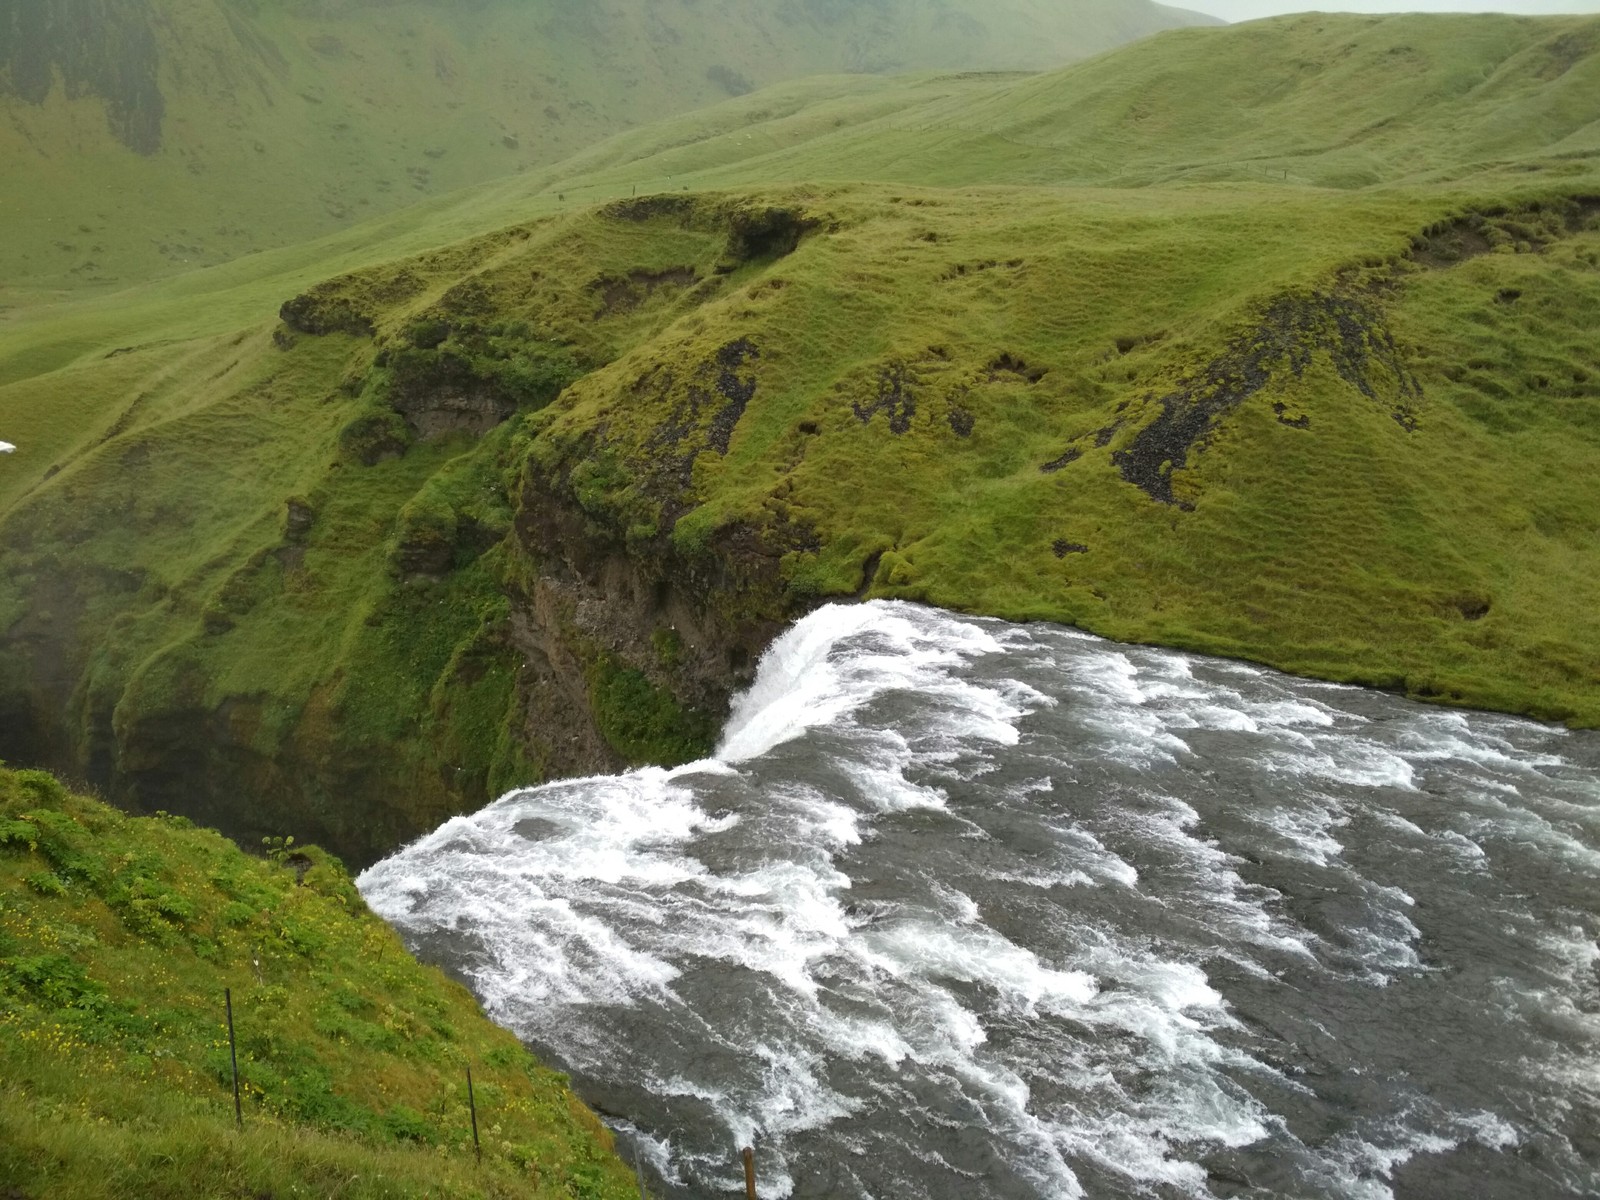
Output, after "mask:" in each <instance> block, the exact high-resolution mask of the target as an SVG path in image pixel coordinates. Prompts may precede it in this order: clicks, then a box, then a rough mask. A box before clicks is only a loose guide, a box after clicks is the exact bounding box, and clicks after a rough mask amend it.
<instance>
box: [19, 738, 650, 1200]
mask: <svg viewBox="0 0 1600 1200" xmlns="http://www.w3.org/2000/svg"><path fill="white" fill-rule="evenodd" d="M224 989H229V990H231V993H232V1003H233V1012H234V1022H235V1029H236V1033H237V1038H238V1058H239V1068H240V1076H241V1081H242V1093H243V1095H242V1108H243V1117H244V1124H243V1128H242V1130H236V1129H235V1123H234V1122H235V1117H234V1105H233V1094H232V1076H231V1068H230V1058H229V1046H228V1032H227V1023H226V1009H225V1005H224ZM469 1066H470V1067H471V1068H472V1073H473V1094H474V1099H475V1101H476V1103H477V1107H478V1117H479V1126H480V1136H481V1141H482V1146H483V1161H482V1164H481V1165H479V1164H478V1163H477V1162H476V1160H475V1158H474V1154H473V1148H472V1132H471V1112H470V1109H469V1107H468V1100H467V1090H466V1069H467V1068H468V1067H469ZM0 1182H3V1184H4V1185H5V1186H6V1187H7V1194H8V1195H13V1196H27V1197H29V1198H30V1200H97V1198H100V1197H105V1198H106V1200H111V1198H116V1200H122V1198H124V1197H129V1196H138V1197H141V1198H148V1200H159V1198H165V1197H170V1198H172V1200H177V1198H179V1197H183V1198H185V1200H187V1198H189V1197H195V1196H204V1197H208V1198H217V1200H221V1198H225V1197H240V1198H241V1200H243V1198H247V1197H248V1198H250V1200H259V1198H260V1197H268V1196H349V1197H374V1198H376V1197H383V1198H384V1200H393V1198H395V1197H410V1196H416V1197H422V1196H441V1195H448V1196H463V1197H466V1196H476V1197H508V1198H509V1197H532V1196H548V1197H558V1196H559V1197H563V1198H571V1197H590V1198H593V1200H600V1198H602V1197H618V1198H620V1197H626V1196H635V1197H636V1196H637V1195H638V1191H637V1189H636V1188H635V1187H634V1186H633V1180H632V1173H631V1172H630V1171H629V1170H628V1169H627V1168H626V1167H625V1166H624V1165H623V1164H622V1163H621V1162H620V1161H619V1160H618V1159H617V1158H616V1157H615V1155H614V1153H613V1151H612V1149H611V1138H610V1135H609V1134H608V1133H607V1132H606V1131H605V1130H604V1128H603V1127H602V1126H601V1125H600V1122H599V1121H598V1120H597V1119H596V1118H595V1117H594V1116H593V1114H591V1113H590V1112H589V1111H588V1110H587V1109H585V1108H584V1107H583V1106H582V1105H581V1104H580V1103H579V1102H578V1100H577V1099H576V1098H575V1097H574V1096H573V1095H572V1093H571V1092H570V1091H569V1090H568V1089H567V1087H566V1083H565V1079H564V1078H563V1077H561V1076H559V1075H556V1074H555V1073H554V1072H551V1071H547V1070H545V1069H543V1068H542V1067H539V1066H538V1065H537V1064H535V1063H534V1062H533V1060H532V1059H531V1058H530V1056H529V1055H528V1053H527V1051H525V1050H524V1049H523V1048H522V1047H521V1046H520V1045H519V1044H518V1043H517V1040H516V1039H515V1038H514V1037H513V1036H512V1035H511V1034H509V1033H506V1032H505V1031H503V1030H501V1029H498V1028H496V1027H495V1026H493V1025H491V1024H490V1023H489V1021H488V1020H487V1019H486V1018H485V1017H484V1015H483V1013H482V1012H481V1011H480V1010H479V1009H478V1007H477V1004H476V1002H475V1001H474V1000H473V999H472V997H471V996H470V995H469V994H468V993H467V991H466V989H465V988H462V987H461V986H460V985H458V984H455V983H452V982H450V981H448V980H447V979H445V977H444V976H443V975H442V974H441V973H440V972H438V971H437V970H435V969H433V968H427V967H423V966H421V965H420V964H418V963H417V962H416V961H415V960H414V959H412V958H411V956H410V955H409V954H407V953H406V950H405V948H404V947H403V946H402V945H401V944H400V940H399V938H397V937H396V936H395V935H394V933H393V932H392V931H391V930H390V929H389V928H388V927H387V926H386V925H384V924H383V922H382V921H380V920H378V918H377V917H375V916H373V915H372V914H371V913H370V912H368V911H367V908H366V906H365V904H364V903H363V902H362V900H361V898H360V896H359V895H358V894H357V892H356V890H355V887H354V885H353V884H352V883H351V882H350V879H349V877H348V876H346V875H345V873H344V871H343V869H342V868H341V867H340V866H339V864H338V862H337V861H336V860H334V859H331V858H329V857H328V856H327V855H326V854H323V853H322V852H321V851H319V850H316V849H308V850H305V851H303V852H296V851H295V849H294V848H293V847H289V848H287V850H282V849H280V850H279V851H278V852H277V853H276V854H275V855H274V858H273V861H270V862H269V861H262V860H261V859H256V858H251V857H248V856H246V855H245V854H243V853H241V852H240V851H239V849H238V848H237V847H235V846H233V845H231V844H230V843H228V842H226V841H225V840H223V839H222V838H221V837H219V836H218V835H217V834H215V833H212V832H209V831H204V830H199V829H196V828H194V827H193V826H192V825H190V823H189V822H187V821H185V820H183V819H182V818H178V817H165V816H163V817H161V818H158V819H144V820H132V819H129V818H127V817H125V816H123V815H121V814H120V813H117V812H115V811H114V810H112V809H110V808H107V807H106V806H105V805H103V804H100V803H97V802H95V801H93V800H89V799H87V798H84V797H81V796H74V795H70V794H68V793H67V792H65V791H64V790H63V789H62V788H61V786H60V785H59V784H58V783H56V781H55V780H54V779H52V778H51V777H49V776H47V775H43V774H41V773H39V772H34V771H11V770H3V769H0Z"/></svg>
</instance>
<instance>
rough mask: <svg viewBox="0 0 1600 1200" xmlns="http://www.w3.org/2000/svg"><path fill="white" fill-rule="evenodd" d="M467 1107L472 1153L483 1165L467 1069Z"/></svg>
mask: <svg viewBox="0 0 1600 1200" xmlns="http://www.w3.org/2000/svg"><path fill="white" fill-rule="evenodd" d="M467 1107H468V1108H469V1109H470V1110H471V1111H472V1152H473V1153H474V1154H476V1155H477V1156H478V1165H479V1166H482V1165H483V1147H482V1146H481V1145H479V1144H478V1098H477V1097H476V1096H474V1095H473V1094H472V1068H471V1067H468V1068H467Z"/></svg>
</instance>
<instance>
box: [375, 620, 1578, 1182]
mask: <svg viewBox="0 0 1600 1200" xmlns="http://www.w3.org/2000/svg"><path fill="white" fill-rule="evenodd" d="M1597 768H1600V737H1597V736H1596V735H1593V734H1587V733H1582V734H1574V733H1567V732H1564V731H1561V730H1558V729H1552V728H1550V727H1547V726H1543V725H1538V724H1535V723H1532V722H1526V721H1518V720H1513V719H1511V718H1505V717H1499V716H1492V715H1486V714H1467V713H1458V712H1451V711H1446V710H1442V709H1433V708H1426V707H1422V706H1419V705H1415V704H1411V703H1408V702H1406V701H1403V700H1400V699H1397V698H1395V697H1391V696H1386V695H1379V694H1373V693H1368V692H1364V691H1360V690H1358V689H1353V688H1342V687H1336V686H1333V685H1328V684H1320V683H1314V682H1308V681H1304V680H1297V679H1291V678H1288V677H1285V676H1281V675H1277V674H1275V673H1273V672H1269V671H1266V670H1262V669H1257V668H1254V667H1249V666H1245V665H1241V664H1237V663H1229V662H1223V661H1218V660H1213V659H1205V658H1200V657H1196V656H1190V655H1184V654H1178V653H1173V652H1169V651H1162V650H1152V649H1144V648H1133V647H1125V646H1118V645H1115V644H1112V643H1108V642H1105V641H1101V640H1099V639H1096V638H1092V637H1089V636H1087V635H1084V634H1081V633H1077V632H1074V631H1071V630H1066V629H1061V628H1057V627H1053V626H1014V625H1007V624H1005V623H1002V622H998V621H990V620H978V619H971V618H961V617H956V616H953V615H950V614H947V613H942V612H939V611H936V610H931V609H925V608H920V607H915V606H911V605H904V604H896V603H881V602H880V603H871V604H863V605H855V606H833V607H829V608H825V609H822V610H820V611H818V612H816V613H814V614H812V615H811V616H809V617H807V618H806V619H805V620H803V621H801V622H800V623H799V624H798V625H796V626H795V627H794V628H793V629H791V630H790V631H789V632H788V633H787V634H785V635H784V636H783V637H782V638H781V639H780V640H779V641H778V642H777V643H776V644H775V645H774V646H773V648H772V650H771V651H770V652H769V653H768V655H767V657H766V658H765V659H764V660H763V662H762V664H761V669H760V673H759V677H758V679H757V681H756V683H755V685H754V687H753V688H752V689H751V691H750V692H749V693H748V694H746V695H744V696H743V697H741V698H740V699H739V701H738V702H737V704H736V705H735V708H734V712H733V715H732V717H731V719H730V721H729V723H728V726H727V729H726V731H725V732H724V735H723V739H722V743H721V746H720V747H719V749H718V752H717V754H716V755H715V756H714V757H713V758H712V759H710V760H708V761H705V762H700V763H696V764H693V765H691V766H688V767H684V768H680V769H678V770H675V771H662V770H642V771H635V772H632V773H630V774H627V775H622V776H617V777H612V778H598V779H586V780H577V781H569V782H563V783H557V784H551V785H547V786H544V787H539V788H533V789H529V790H526V791H520V792H513V793H512V794H510V795H508V796H506V797H505V798H503V799H501V800H499V801H497V802H496V803H494V804H492V805H490V806H489V807H488V808H486V809H484V810H483V811H481V812H479V813H477V814H474V815H472V816H468V817H460V818H457V819H455V820H452V821H450V822H449V823H448V824H446V825H444V826H443V827H441V828H440V829H439V830H438V831H436V832H435V833H433V834H431V835H429V836H428V837H426V838H423V839H422V840H421V841H419V842H417V843H415V844H414V845H412V846H410V847H407V848H406V849H405V850H403V851H401V852H400V853H398V854H396V855H394V856H393V857H392V858H389V859H387V860H385V861H384V862H382V863H379V864H378V865H376V866H375V867H373V868H371V869H370V870H368V871H367V872H365V873H364V874H363V875H362V876H361V878H360V880H359V883H360V886H361V889H362V891H363V893H364V894H365V895H366V897H367V899H368V901H369V902H370V903H371V904H372V906H373V908H374V909H376V910H377V911H378V912H379V913H381V914H382V915H383V916H384V917H385V918H386V919H388V920H389V921H391V922H392V923H393V924H395V925H396V926H397V927H398V928H399V929H400V930H401V932H402V934H403V935H404V936H405V937H406V939H407V941H408V943H409V944H410V945H412V946H413V948H414V949H415V950H416V951H417V952H418V953H419V954H420V955H421V956H423V957H424V958H428V959H431V960H433V961H437V962H439V963H441V964H442V965H444V966H446V967H447V968H448V969H450V970H452V971H453V972H455V973H457V974H458V975H459V976H460V977H461V978H463V979H464V980H465V981H466V982H467V983H468V984H469V985H470V986H471V987H472V988H473V989H474V990H475V991H476V992H477V994H478V995H479V996H480V997H481V998H482V1000H483V1002H484V1004H485V1006H486V1007H487V1009H488V1011H489V1012H490V1014H491V1015H492V1016H493V1017H494V1018H495V1019H496V1020H498V1021H500V1022H501V1023H503V1024H505V1025H507V1026H509V1027H510V1028H512V1029H514V1030H515V1031H517V1032H518V1033H519V1034H520V1035H521V1036H522V1037H523V1038H524V1039H525V1040H526V1041H528V1042H529V1044H530V1045H532V1046H533V1047H534V1048H535V1049H536V1050H538V1051H539V1052H540V1053H541V1054H542V1055H543V1056H545V1057H546V1058H547V1059H549V1060H551V1061H553V1062H554V1063H555V1064H557V1065H559V1066H561V1067H562V1068H563V1069H565V1070H568V1071H569V1072H570V1073H571V1074H572V1076H573V1080H574V1086H576V1087H577V1088H578V1089H579V1091H580V1093H581V1094H583V1095H584V1096H585V1097H586V1098H587V1099H588V1100H589V1101H590V1102H591V1103H593V1104H594V1105H596V1107H597V1108H598V1109H599V1110H600V1111H601V1112H602V1113H604V1114H606V1115H607V1117H608V1119H609V1120H611V1122H612V1123H613V1125H614V1126H615V1127H616V1128H617V1129H618V1130H619V1132H620V1134H621V1136H622V1142H623V1149H624V1152H625V1153H627V1154H630V1155H631V1154H639V1155H641V1156H642V1157H643V1158H644V1159H645V1161H646V1163H647V1164H648V1165H649V1168H650V1171H649V1174H650V1176H651V1181H652V1191H653V1192H654V1193H655V1194H667V1195H673V1196H682V1197H711V1196H721V1195H733V1194H739V1192H740V1191H742V1180H741V1176H740V1175H739V1172H738V1168H737V1165H736V1159H735V1154H736V1151H737V1148H738V1147H740V1146H742V1145H745V1144H748V1143H751V1142H754V1143H755V1144H756V1145H757V1146H758V1147H760V1150H761V1160H760V1161H761V1168H762V1192H761V1194H762V1195H763V1196H764V1197H774V1198H775V1197H780V1196H795V1197H875V1198H881V1200H887V1198H889V1197H903V1196H917V1197H922V1196H927V1197H973V1198H980V1197H981V1198H988V1197H996V1198H1011V1197H1016V1198H1019V1200H1020V1198H1038V1197H1078V1196H1093V1197H1125V1196H1126V1197H1134V1196H1155V1197H1212V1196H1215V1197H1236V1196H1248V1197H1279V1196H1284V1197H1307V1198H1320V1197H1357V1198H1368V1197H1370V1198H1372V1200H1380V1198H1385V1197H1391V1196H1393V1197H1400V1198H1402V1200H1404V1198H1407V1197H1440V1198H1441V1200H1442V1198H1445V1197H1450V1198H1452V1200H1453V1198H1456V1197H1468V1196H1471V1197H1495V1198H1498V1197H1505V1198H1507V1200H1510V1198H1513V1197H1514V1198H1516V1200H1538V1198H1541V1197H1545V1196H1551V1197H1555V1196H1596V1195H1600V1172H1597V1168H1596V1155H1597V1154H1600V977H1597V974H1596V970H1597V965H1600V950H1597V944H1596V938H1597V936H1600V888H1597V886H1596V885H1597V884H1600V784H1597Z"/></svg>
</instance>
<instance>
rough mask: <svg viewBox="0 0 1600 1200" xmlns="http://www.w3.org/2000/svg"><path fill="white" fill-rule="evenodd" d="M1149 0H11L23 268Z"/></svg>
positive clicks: (82, 280)
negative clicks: (787, 81) (455, 0)
mask: <svg viewBox="0 0 1600 1200" xmlns="http://www.w3.org/2000/svg"><path fill="white" fill-rule="evenodd" d="M1199 19H1201V18H1197V17H1193V16H1192V15H1188V14H1181V13H1179V12H1177V11H1176V10H1170V9H1163V8H1161V7H1159V6H1158V5H1155V4H1152V3H1149V2H1148V0H1131V2H1128V0H1116V2H1112V0H1072V2H1070V3H1044V2H1042V0H1001V2H1000V3H983V4H979V3H975V2H973V0H942V2H941V3H938V4H932V5H928V4H917V3H912V2H911V0H805V2H804V3H799V4H795V3H780V2H779V0H760V2H758V3H750V2H749V0H738V2H737V3H736V2H734V0H717V2H699V0H665V2H652V3H649V4H645V3H641V2H640V0H612V2H611V3H607V4H588V3H584V4H577V3H571V2H569V0H536V2H531V3H525V2H522V0H491V2H489V3H482V4H473V5H459V4H450V3H438V2H436V0H434V2H430V0H384V2H374V0H341V2H338V3H333V2H329V3H318V4H300V3H290V2H288V0H249V2H240V0H166V2H163V3H162V4H160V5H154V4H152V3H151V2H150V0H3V2H0V115H3V118H4V119H3V120H0V160H3V161H5V163H6V164H7V169H6V172H5V174H4V176H3V178H0V219H3V220H4V221H5V222H6V225H7V228H8V231H9V233H10V234H11V236H9V237H8V238H7V239H6V243H5V245H4V246H3V247H0V277H4V278H5V279H7V280H8V281H9V282H12V283H16V282H18V281H20V280H24V279H27V280H32V281H36V282H41V283H48V284H51V285H54V286H69V287H70V286H83V285H98V286H104V285H106V284H107V283H110V282H124V283H126V282H132V281H135V280H137V279H140V278H147V277H149V276H151V275H154V274H157V273H162V272H171V271H174V270H182V269H188V268H192V267H193V266H196V265H199V264H203V263H209V262H217V261H219V260H222V259H225V258H231V257H234V256H237V255H239V254H242V253H246V252H249V251H251V250H253V249H260V248H266V247H270V246H274V245H282V244H285V243H287V242H290V241H298V240H302V239H304V238H307V237H311V236H314V235H315V234H317V233H320V232H324V231H326V230H328V229H330V228H335V227H337V226H339V225H342V224H347V223H349V222H350V221H351V220H353V219H356V218H358V217H362V216H368V215H371V214H372V213H375V212H381V211H385V210H389V209H393V208H396V207H399V206H401V205H404V204H405V203H407V202H409V201H412V200H415V199H417V198H419V197H423V196H427V195H433V194H437V193H441V192H444V191H447V190H449V189H451V188H455V187H459V186H461V185H463V184H466V183H470V182H474V181H478V180H482V179H486V178H490V177H493V176H499V175H505V174H510V173H513V172H516V171H520V170H526V169H528V168H529V167H530V166H533V165H538V164H545V163H550V162H553V161H555V160H557V159H559V158H561V157H563V156H565V155H567V154H570V153H572V152H574V151H575V150H577V149H579V148H581V147H583V146H585V145H588V144H590V143H592V142H594V141H595V140H596V139H598V138H600V137H602V136H604V135H606V134H609V133H613V132H616V131H617V130H619V129H621V128H623V127H625V126H628V125H634V124H639V123H641V122H643V121H647V120H651V119H654V118H657V117H660V116H662V115H664V114H666V113H669V112H673V111H679V110H683V109H686V108H690V107H693V106H695V105H700V104H705V103H708V102H710V101H713V100H715V99H718V98H724V97H726V96H728V95H729V94H738V93H740V92H746V91H749V90H751V89H752V88H755V87H757V86H760V85H763V84H767V83H772V82H776V81H778V80H780V79H784V78H792V77H795V76H799V75H810V74H818V73H829V72H844V71H851V72H884V71H901V70H911V69H926V68H939V69H943V68H961V69H967V68H985V69H994V68H1012V67H1024V66H1026V67H1030V68H1038V67H1045V66H1052V65H1055V64H1057V63H1060V62H1063V61H1066V60H1069V59H1071V58H1074V57H1081V56H1082V55H1084V54H1088V53H1093V52H1095V51H1098V50H1102V49H1106V48H1108V47H1110V46H1114V45H1117V44H1119V43H1121V42H1123V41H1127V40H1129V39H1132V38H1136V37H1139V36H1142V35H1144V34H1147V33H1151V32H1154V31H1155V30H1158V29H1161V28H1166V27H1168V26H1171V25H1173V24H1178V23H1182V22H1183V21H1185V20H1199Z"/></svg>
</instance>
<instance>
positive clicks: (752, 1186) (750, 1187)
mask: <svg viewBox="0 0 1600 1200" xmlns="http://www.w3.org/2000/svg"><path fill="white" fill-rule="evenodd" d="M744 1194H745V1200H756V1152H755V1149H754V1147H751V1146H746V1147H745V1148H744Z"/></svg>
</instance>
